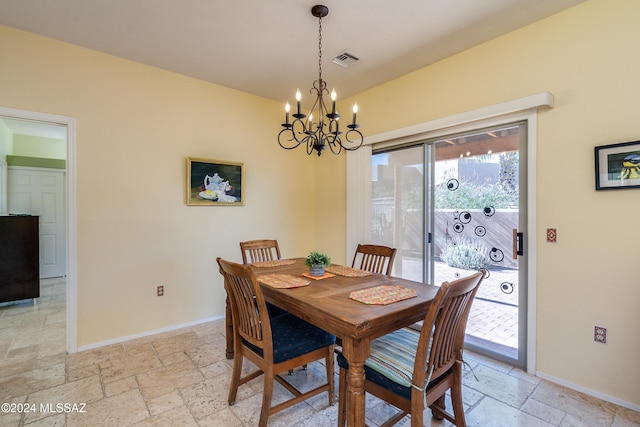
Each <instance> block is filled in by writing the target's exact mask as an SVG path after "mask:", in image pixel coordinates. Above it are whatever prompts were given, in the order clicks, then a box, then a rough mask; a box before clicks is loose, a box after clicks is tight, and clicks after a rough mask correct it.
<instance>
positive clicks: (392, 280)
mask: <svg viewBox="0 0 640 427" xmlns="http://www.w3.org/2000/svg"><path fill="white" fill-rule="evenodd" d="M287 262H290V264H287V265H278V266H268V267H264V266H252V270H253V272H254V274H255V275H256V277H257V279H258V281H259V282H260V276H263V275H271V274H286V275H290V276H294V277H298V278H300V277H302V275H303V273H308V267H306V266H305V265H304V258H297V259H294V260H290V261H287ZM309 280H310V282H311V283H310V284H309V285H308V286H301V287H296V288H284V289H283V288H274V287H272V286H269V285H267V284H265V283H263V282H260V283H261V289H262V291H263V294H264V296H265V299H266V300H267V301H268V302H270V303H271V304H274V305H276V306H278V307H281V308H283V309H285V310H287V311H288V312H290V313H292V314H294V315H296V316H298V317H300V318H302V319H304V320H306V321H307V322H309V323H311V324H314V325H316V326H318V327H320V328H322V329H324V330H325V331H327V332H330V333H331V334H334V335H335V336H336V337H339V338H340V339H341V340H342V353H343V354H344V356H345V358H346V359H347V361H348V362H349V370H348V371H347V372H348V374H347V375H348V376H347V393H348V395H347V425H348V426H349V427H354V426H357V427H363V426H364V425H365V423H364V420H365V390H364V362H365V360H366V359H367V357H368V356H369V351H370V342H371V341H372V340H373V339H375V338H377V337H379V336H381V335H384V334H387V333H390V332H393V331H395V330H397V329H400V328H402V327H405V326H408V325H411V324H413V323H415V322H418V321H421V320H423V319H424V316H425V314H426V312H427V309H428V307H429V304H430V302H431V301H432V299H433V297H434V296H435V294H436V292H437V290H438V288H437V287H436V286H432V285H425V284H423V283H420V282H414V281H410V280H406V279H401V278H398V277H391V276H385V275H381V274H371V275H368V276H364V277H348V276H344V275H340V274H335V275H334V276H333V277H328V278H323V279H320V280H313V279H309ZM377 286H394V287H395V286H399V287H402V288H404V289H414V290H415V291H416V292H415V293H416V296H415V297H411V298H408V299H404V300H401V301H397V302H392V303H388V304H384V305H381V304H367V303H363V302H360V301H356V300H354V299H351V298H350V295H351V293H352V292H354V291H359V290H363V289H369V288H373V287H377ZM227 354H228V355H229V353H227Z"/></svg>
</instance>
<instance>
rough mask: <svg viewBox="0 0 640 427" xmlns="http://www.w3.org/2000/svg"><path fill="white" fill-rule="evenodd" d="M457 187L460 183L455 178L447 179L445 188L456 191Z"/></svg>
mask: <svg viewBox="0 0 640 427" xmlns="http://www.w3.org/2000/svg"><path fill="white" fill-rule="evenodd" d="M458 187H460V183H459V182H458V180H457V179H455V178H451V179H450V180H449V181H447V189H448V190H449V191H456V190H457V189H458Z"/></svg>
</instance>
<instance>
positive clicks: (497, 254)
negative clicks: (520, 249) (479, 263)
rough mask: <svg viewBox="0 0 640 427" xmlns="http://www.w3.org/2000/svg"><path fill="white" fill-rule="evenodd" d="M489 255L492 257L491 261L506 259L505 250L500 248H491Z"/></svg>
mask: <svg viewBox="0 0 640 427" xmlns="http://www.w3.org/2000/svg"><path fill="white" fill-rule="evenodd" d="M489 257H491V261H493V262H501V261H502V260H503V259H504V252H502V251H501V250H500V249H498V248H491V251H489Z"/></svg>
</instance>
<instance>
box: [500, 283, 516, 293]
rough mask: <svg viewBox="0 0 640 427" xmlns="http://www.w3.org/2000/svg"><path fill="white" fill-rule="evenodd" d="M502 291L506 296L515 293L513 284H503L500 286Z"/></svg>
mask: <svg viewBox="0 0 640 427" xmlns="http://www.w3.org/2000/svg"><path fill="white" fill-rule="evenodd" d="M500 290H501V291H502V292H504V293H505V294H510V293H511V292H513V283H509V282H502V283H501V284H500Z"/></svg>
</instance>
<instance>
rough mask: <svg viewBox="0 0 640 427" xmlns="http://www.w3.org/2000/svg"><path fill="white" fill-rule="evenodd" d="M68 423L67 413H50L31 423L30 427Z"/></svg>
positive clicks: (60, 426)
mask: <svg viewBox="0 0 640 427" xmlns="http://www.w3.org/2000/svg"><path fill="white" fill-rule="evenodd" d="M66 425H67V421H66V416H65V414H55V415H50V416H48V417H46V418H42V419H39V420H37V421H34V422H32V423H29V427H64V426H66Z"/></svg>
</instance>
